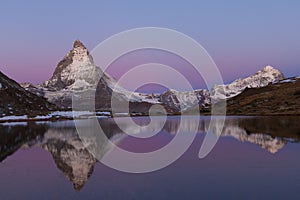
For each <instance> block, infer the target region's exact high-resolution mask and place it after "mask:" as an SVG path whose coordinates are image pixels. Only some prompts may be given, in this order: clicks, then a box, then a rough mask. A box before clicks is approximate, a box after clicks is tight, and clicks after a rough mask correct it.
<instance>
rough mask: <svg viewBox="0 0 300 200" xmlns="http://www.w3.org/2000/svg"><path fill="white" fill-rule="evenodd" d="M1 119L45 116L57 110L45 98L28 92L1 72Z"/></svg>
mask: <svg viewBox="0 0 300 200" xmlns="http://www.w3.org/2000/svg"><path fill="white" fill-rule="evenodd" d="M0 97H1V98H0V117H3V116H6V115H26V114H31V115H34V114H43V113H47V112H49V111H51V110H54V109H56V106H55V105H53V104H51V103H49V102H48V101H47V100H46V99H45V98H43V97H41V96H38V95H36V94H33V93H31V92H29V91H26V90H25V89H24V88H23V87H21V86H20V85H19V84H18V83H17V82H15V81H14V80H12V79H10V78H8V77H7V76H6V75H4V74H3V73H2V72H0Z"/></svg>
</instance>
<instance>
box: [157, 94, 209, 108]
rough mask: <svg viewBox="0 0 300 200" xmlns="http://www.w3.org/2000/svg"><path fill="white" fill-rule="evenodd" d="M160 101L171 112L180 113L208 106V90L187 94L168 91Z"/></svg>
mask: <svg viewBox="0 0 300 200" xmlns="http://www.w3.org/2000/svg"><path fill="white" fill-rule="evenodd" d="M160 101H161V102H162V103H163V104H166V105H168V106H169V107H170V108H172V109H173V110H176V111H177V112H180V111H185V110H187V109H188V108H192V107H194V106H196V105H200V106H203V107H205V106H206V105H208V104H210V94H209V91H208V90H194V91H188V92H179V91H176V90H169V91H167V92H165V93H163V94H162V95H161V96H160Z"/></svg>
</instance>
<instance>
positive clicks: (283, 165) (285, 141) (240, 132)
mask: <svg viewBox="0 0 300 200" xmlns="http://www.w3.org/2000/svg"><path fill="white" fill-rule="evenodd" d="M134 121H135V122H136V123H137V124H138V125H140V126H141V127H143V125H147V124H148V123H149V118H147V117H138V118H135V119H134ZM198 121H199V117H196V116H195V117H194V116H186V117H182V118H180V117H178V116H174V117H168V118H167V121H166V122H165V124H164V125H163V128H162V129H161V131H159V133H158V134H156V135H155V136H153V137H151V138H147V139H141V138H136V137H134V136H129V135H127V134H124V133H123V132H122V131H121V130H120V128H119V127H118V126H117V125H116V124H115V122H114V119H99V122H100V125H101V127H103V130H104V131H105V133H106V135H107V137H108V138H110V140H111V141H113V142H114V143H116V144H117V145H118V146H119V147H121V148H123V149H126V150H128V151H132V152H137V153H145V152H151V151H155V150H157V149H160V148H162V147H163V146H165V145H166V144H168V143H169V142H170V141H172V139H173V138H174V136H175V135H176V134H178V131H181V132H184V133H185V134H189V131H191V130H194V128H195V127H194V126H195V124H197V122H198ZM121 122H122V119H121ZM153 122H154V124H156V123H157V125H158V126H161V123H162V121H161V118H160V117H155V118H154V119H153ZM82 123H84V121H82ZM208 124H209V117H201V119H200V125H199V127H198V126H197V135H196V138H195V140H194V141H193V143H192V145H191V146H190V147H189V148H188V150H187V151H186V152H185V153H184V154H183V156H181V157H180V158H179V159H178V160H177V161H175V162H174V163H173V164H171V165H170V166H168V167H166V168H164V169H161V170H158V171H155V172H151V173H145V174H129V173H124V172H119V171H116V170H114V169H111V168H109V167H107V166H105V165H103V164H102V163H101V162H99V159H96V158H95V157H94V156H93V155H92V154H91V153H90V151H88V150H87V149H86V148H85V146H84V145H83V143H82V142H81V139H80V137H79V136H78V134H77V132H76V128H75V126H74V122H72V121H63V122H47V123H15V124H2V125H1V124H0V199H1V200H5V199H122V200H124V199H149V200H150V199H151V200H152V199H201V198H202V199H233V198H234V199H237V198H239V199H300V190H299V187H300V156H299V155H300V145H299V141H300V117H228V118H227V119H226V122H225V126H224V128H223V131H222V134H221V137H220V139H219V141H218V142H217V144H216V146H215V147H214V149H213V150H212V151H211V153H210V154H209V155H208V156H207V157H205V158H204V159H199V158H198V153H199V149H200V147H201V144H202V141H203V138H204V136H205V134H206V130H207V127H208ZM123 125H124V126H125V127H126V120H125V118H124V122H123ZM179 127H181V128H180V129H179ZM127 131H132V132H134V133H137V134H138V132H139V131H143V132H147V130H145V129H143V128H141V129H135V128H132V127H130V125H128V127H127ZM149 131H150V130H149ZM103 145H104V146H105V145H106V144H105V143H104V144H103ZM103 149H104V150H103V152H102V153H103V156H105V154H109V152H111V151H113V149H111V147H110V146H106V147H105V148H103ZM123 159H126V158H123ZM132 164H134V163H132Z"/></svg>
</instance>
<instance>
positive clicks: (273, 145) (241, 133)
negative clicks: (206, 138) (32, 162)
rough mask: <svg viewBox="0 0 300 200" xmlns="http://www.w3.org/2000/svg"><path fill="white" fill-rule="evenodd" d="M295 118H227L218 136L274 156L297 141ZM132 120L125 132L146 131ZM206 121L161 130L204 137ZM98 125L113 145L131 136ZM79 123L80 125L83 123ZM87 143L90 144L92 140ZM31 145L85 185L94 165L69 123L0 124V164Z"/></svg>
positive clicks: (175, 122) (104, 146) (172, 120)
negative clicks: (132, 122) (42, 150)
mask: <svg viewBox="0 0 300 200" xmlns="http://www.w3.org/2000/svg"><path fill="white" fill-rule="evenodd" d="M299 119H300V117H251V118H246V117H241V118H239V117H229V118H227V119H226V122H225V126H224V129H223V131H222V134H221V136H222V137H232V138H235V139H236V140H238V141H240V142H249V143H252V144H255V145H258V146H259V147H261V148H263V149H265V150H267V151H268V152H270V153H272V154H275V153H276V152H278V151H279V150H280V149H282V148H284V146H285V145H286V144H287V143H290V142H299V140H300V125H299ZM134 120H135V122H136V123H137V124H139V125H141V126H140V128H133V127H130V126H128V127H126V120H125V118H124V122H122V119H121V123H125V127H126V130H127V131H129V132H133V133H139V132H144V131H147V130H145V129H144V128H143V125H146V124H148V122H149V118H145V117H144V118H143V117H140V118H135V119H134ZM209 121H210V120H209V118H208V117H204V118H201V120H200V122H199V117H192V116H187V117H182V118H181V119H180V117H168V119H167V121H166V123H165V124H164V125H163V130H162V131H165V132H167V133H170V134H171V135H172V136H173V135H174V134H176V133H177V131H178V130H179V127H180V130H181V131H184V132H187V133H188V132H190V131H193V130H195V129H196V130H198V134H204V133H205V132H206V130H207V129H208V125H209ZM154 122H155V123H154V125H157V127H161V123H162V120H161V118H160V117H155V118H154ZM99 123H100V124H101V127H102V129H103V130H104V132H105V134H106V136H107V137H108V138H109V139H110V141H112V142H113V143H115V144H122V141H123V140H124V139H126V138H127V139H128V138H130V137H132V136H128V135H126V134H124V133H123V132H122V131H121V130H120V128H119V127H118V126H117V125H116V123H115V122H114V120H113V119H99ZM82 124H83V125H84V121H82ZM198 124H199V126H198ZM123 125H124V124H123ZM154 128H155V127H154ZM222 137H221V138H222ZM89 140H90V141H91V144H92V145H93V143H92V142H93V141H94V140H95V138H89ZM154 141H155V140H154ZM99 142H100V143H101V144H100V146H101V148H100V151H102V152H101V155H102V156H104V155H105V154H106V153H107V152H108V151H110V150H112V146H110V145H109V143H108V141H107V140H105V139H103V140H101V141H98V143H97V144H98V145H99ZM33 146H38V147H41V148H43V149H44V150H46V151H49V152H50V153H51V155H52V157H53V160H54V162H55V164H56V166H57V168H58V169H59V170H61V171H62V172H63V173H64V175H65V176H66V177H67V178H68V179H69V180H70V181H71V182H72V183H73V186H74V189H75V190H80V189H81V188H82V187H83V186H84V185H85V183H86V182H87V181H88V179H89V177H90V176H91V174H92V173H93V169H94V166H95V164H96V163H97V162H98V161H97V159H95V158H94V156H93V155H92V154H91V153H90V152H89V151H88V150H87V149H86V148H85V146H84V145H83V143H82V142H81V139H80V138H79V136H78V134H77V132H76V129H75V126H74V122H72V121H64V122H55V123H28V124H27V123H26V124H24V123H22V124H2V125H0V162H2V161H4V160H5V159H6V158H7V157H8V156H10V155H12V154H14V152H16V151H17V150H19V149H22V148H31V147H33ZM98 150H99V149H98Z"/></svg>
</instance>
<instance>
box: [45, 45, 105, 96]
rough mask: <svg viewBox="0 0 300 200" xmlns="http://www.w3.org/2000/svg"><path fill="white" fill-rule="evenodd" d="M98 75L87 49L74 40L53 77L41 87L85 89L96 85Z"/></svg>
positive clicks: (97, 69)
mask: <svg viewBox="0 0 300 200" xmlns="http://www.w3.org/2000/svg"><path fill="white" fill-rule="evenodd" d="M100 75H101V71H100V69H99V68H97V67H96V66H95V65H94V62H93V58H92V57H91V56H90V54H89V51H88V50H87V48H86V47H85V46H84V45H83V44H82V43H81V42H80V41H79V40H76V41H75V42H74V45H73V49H72V50H70V52H69V53H68V54H67V55H66V56H65V57H64V58H63V60H62V61H60V62H59V63H58V65H57V67H56V69H55V71H54V73H53V76H52V77H51V78H50V80H48V81H46V82H45V83H44V84H42V87H45V88H49V89H53V90H62V89H78V88H79V89H80V88H81V87H83V88H85V87H88V86H89V85H95V84H97V83H96V80H97V77H100Z"/></svg>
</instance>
